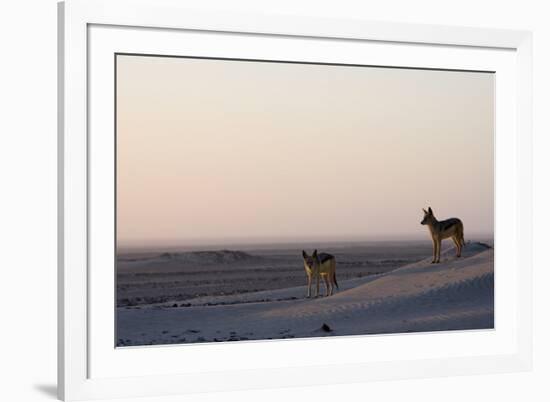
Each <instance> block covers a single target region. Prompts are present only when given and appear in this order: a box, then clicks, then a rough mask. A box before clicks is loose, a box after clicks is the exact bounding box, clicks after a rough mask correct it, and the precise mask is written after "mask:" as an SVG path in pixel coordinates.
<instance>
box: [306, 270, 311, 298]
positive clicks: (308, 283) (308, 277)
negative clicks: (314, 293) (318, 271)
mask: <svg viewBox="0 0 550 402" xmlns="http://www.w3.org/2000/svg"><path fill="white" fill-rule="evenodd" d="M307 297H308V298H309V297H311V275H308V276H307Z"/></svg>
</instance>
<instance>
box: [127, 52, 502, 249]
mask: <svg viewBox="0 0 550 402" xmlns="http://www.w3.org/2000/svg"><path fill="white" fill-rule="evenodd" d="M117 60H118V61H117V232H118V233H117V236H118V244H119V245H121V246H158V245H174V244H177V245H188V244H197V243H203V244H207V243H209V242H216V243H223V242H228V243H232V242H235V241H238V240H240V239H249V240H250V239H256V240H266V241H271V240H281V241H286V240H290V241H292V240H295V239H304V240H309V239H325V240H329V241H330V240H346V239H350V240H351V239H353V240H361V239H364V240H372V239H378V238H380V239H382V238H384V239H401V238H411V237H418V238H426V237H427V234H426V228H425V227H422V226H420V224H419V223H420V220H421V219H422V212H421V208H423V207H426V208H427V206H431V207H432V208H433V209H434V212H435V214H436V216H437V217H438V218H439V219H445V218H448V217H451V216H452V217H458V218H460V219H462V220H463V222H464V226H465V237H466V238H468V235H469V234H471V235H474V234H490V235H492V233H493V182H494V179H493V162H494V157H493V138H494V76H493V74H490V73H471V72H450V71H426V70H408V69H391V68H372V67H343V66H326V65H303V64H286V63H271V62H245V61H222V60H198V59H183V58H163V57H142V56H118V59H117Z"/></svg>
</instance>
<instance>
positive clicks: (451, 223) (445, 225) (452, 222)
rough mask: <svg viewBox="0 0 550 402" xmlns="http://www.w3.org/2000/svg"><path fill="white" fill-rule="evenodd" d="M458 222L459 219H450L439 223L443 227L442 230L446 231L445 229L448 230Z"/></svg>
mask: <svg viewBox="0 0 550 402" xmlns="http://www.w3.org/2000/svg"><path fill="white" fill-rule="evenodd" d="M459 222H460V219H457V218H451V219H447V220H445V221H442V222H441V223H442V225H443V230H447V229H450V228H451V227H452V226H454V225H456V224H458V223H459Z"/></svg>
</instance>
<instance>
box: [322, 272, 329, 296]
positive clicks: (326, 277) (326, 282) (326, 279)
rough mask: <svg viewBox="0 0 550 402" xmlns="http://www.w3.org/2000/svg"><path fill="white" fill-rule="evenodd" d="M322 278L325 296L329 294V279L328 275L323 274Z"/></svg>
mask: <svg viewBox="0 0 550 402" xmlns="http://www.w3.org/2000/svg"><path fill="white" fill-rule="evenodd" d="M323 279H324V280H325V290H326V292H325V296H328V295H329V281H328V275H325V276H324V277H323Z"/></svg>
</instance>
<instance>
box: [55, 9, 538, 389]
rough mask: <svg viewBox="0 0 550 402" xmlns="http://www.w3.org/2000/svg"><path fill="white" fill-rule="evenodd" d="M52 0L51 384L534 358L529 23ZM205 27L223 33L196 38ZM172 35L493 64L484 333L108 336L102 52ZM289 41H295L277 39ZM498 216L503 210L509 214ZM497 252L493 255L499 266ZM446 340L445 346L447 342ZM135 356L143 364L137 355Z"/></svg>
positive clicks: (275, 379)
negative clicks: (240, 338)
mask: <svg viewBox="0 0 550 402" xmlns="http://www.w3.org/2000/svg"><path fill="white" fill-rule="evenodd" d="M58 10H59V49H60V52H59V183H60V184H59V282H58V283H59V312H58V314H59V319H58V325H59V327H58V338H59V342H58V356H59V360H58V370H59V372H58V392H59V397H60V398H61V399H64V400H81V399H95V398H115V397H138V396H139V397H141V396H160V395H169V394H179V393H190V392H207V391H222V390H224V391H225V390H227V391H229V390H238V389H252V388H267V387H280V386H303V385H315V384H321V383H322V384H326V383H327V381H328V382H329V383H351V382H359V381H368V380H380V379H400V378H415V377H430V376H442V375H461V374H474V373H499V372H510V371H521V370H529V369H530V367H531V361H532V341H531V337H532V335H531V311H532V308H531V286H532V284H531V281H532V263H531V258H532V257H531V254H532V253H531V244H532V235H531V232H532V207H531V204H532V197H531V194H532V188H531V180H532V169H531V152H532V151H531V147H532V145H531V90H532V88H531V86H532V84H531V82H532V81H531V80H532V76H531V46H532V39H531V33H529V32H525V31H508V30H494V29H478V28H462V27H446V26H430V25H410V24H399V23H381V22H368V21H363V20H360V19H358V20H322V19H315V18H308V17H296V16H282V15H269V14H262V15H242V14H232V13H228V12H222V11H219V12H218V11H217V12H214V11H212V10H208V11H206V10H196V9H194V10H189V9H186V8H185V7H184V4H182V3H181V2H179V1H177V0H157V1H155V0H134V1H128V0H96V1H93V0H69V1H65V2H64V3H60V4H59V9H58ZM205 35H207V36H208V37H209V38H214V39H216V40H215V41H212V42H215V43H217V44H220V43H223V46H220V47H218V48H216V47H215V46H216V44H215V43H210V45H208V46H207V45H206V41H205V40H204V39H203V38H204V37H205ZM182 38H184V39H185V40H184V42H185V43H186V44H187V45H186V46H195V45H196V47H195V48H194V49H195V50H194V53H193V55H199V53H200V52H203V53H204V54H200V55H210V54H215V55H216V56H220V55H222V56H224V57H231V56H238V55H240V52H255V53H254V55H255V57H258V58H266V59H273V58H278V57H289V58H291V57H298V58H299V60H300V61H304V60H305V58H306V57H310V58H312V60H315V61H318V59H319V58H322V57H325V58H328V57H329V56H327V53H326V52H325V53H323V51H324V50H326V49H328V47H327V46H330V49H331V50H332V52H331V56H330V57H331V58H332V59H330V60H328V59H326V60H325V61H338V62H341V63H352V62H353V61H352V60H354V59H353V58H354V57H357V56H356V54H355V53H354V52H353V50H354V49H357V47H358V46H368V49H369V55H370V56H368V57H372V58H373V59H372V60H374V61H373V63H374V65H381V64H379V63H383V64H384V65H392V66H394V65H395V66H398V65H400V66H407V67H417V68H447V69H453V68H455V69H459V70H460V69H473V70H476V69H479V70H488V69H489V70H491V71H496V74H497V77H502V78H497V86H496V92H497V93H496V99H497V117H496V144H497V146H496V151H495V152H496V165H495V169H496V172H495V173H496V200H497V201H496V205H497V208H496V215H495V222H496V224H495V226H496V229H495V230H496V232H495V236H496V241H495V244H496V251H498V253H502V254H498V253H497V254H496V257H495V259H496V269H497V279H496V280H495V293H496V301H495V310H496V325H495V327H496V329H495V330H494V331H492V332H490V333H488V332H486V331H482V332H476V331H469V332H460V331H456V332H451V333H448V334H447V333H446V334H429V333H426V334H415V335H411V334H409V335H391V336H389V335H386V336H359V337H341V338H342V339H337V338H338V337H334V338H332V339H330V340H328V339H322V340H320V339H310V340H307V339H302V340H291V341H260V342H242V343H241V342H239V343H237V344H223V345H208V344H207V345H180V346H171V347H152V348H128V349H126V348H125V349H123V350H120V349H118V350H117V349H115V347H114V345H111V344H109V341H108V340H109V339H110V338H112V332H111V331H112V325H113V321H114V320H112V317H110V316H107V317H105V314H104V313H105V312H106V311H107V310H108V309H109V308H112V306H113V304H112V303H111V301H112V299H110V298H109V297H106V298H105V300H106V301H103V302H101V301H100V300H99V298H98V297H96V296H94V295H96V294H98V292H99V293H102V294H112V293H113V289H112V287H111V286H112V283H111V282H109V278H108V275H107V276H104V275H102V274H100V273H99V274H98V271H97V270H96V269H95V268H94V267H96V266H97V261H109V258H110V256H109V254H108V253H109V252H108V250H107V252H106V253H105V254H102V251H101V247H98V246H96V245H98V244H100V243H101V242H102V239H107V240H106V246H105V247H106V248H108V247H110V246H109V245H112V244H114V243H113V242H111V238H112V236H113V233H112V228H109V226H108V225H107V226H102V224H101V222H100V221H98V220H97V218H96V217H97V216H106V217H107V218H108V219H107V221H112V219H111V218H110V217H112V216H113V213H114V212H113V210H112V204H106V205H102V204H101V199H102V198H101V197H99V198H97V197H96V195H97V194H100V193H102V192H103V189H100V188H99V187H97V183H96V184H94V180H97V179H94V178H96V177H98V175H101V174H106V175H108V174H109V172H110V171H111V170H112V165H109V163H107V164H105V165H104V166H103V168H102V169H103V170H101V169H100V168H99V167H98V166H99V164H98V163H97V161H98V160H100V159H101V158H103V157H104V155H105V154H107V155H108V153H109V152H110V148H109V146H110V145H109V143H111V139H110V137H109V135H108V134H107V133H108V132H109V130H111V129H112V127H110V126H109V124H110V125H111V126H112V119H110V116H111V114H112V113H113V112H112V107H111V106H112V105H111V104H109V100H108V99H109V97H111V99H112V91H113V86H112V85H111V84H110V81H109V80H112V77H113V74H112V65H110V64H109V63H110V62H109V60H110V59H109V58H110V57H112V55H114V54H115V53H117V52H130V53H131V52H135V51H137V52H138V53H140V52H143V53H157V54H173V53H174V52H176V53H177V52H178V49H180V48H181V47H182V46H183V45H182V43H183V42H182ZM224 38H228V39H227V40H226V39H224ZM194 41H196V42H194ZM300 41H307V42H308V44H309V45H310V47H311V48H312V49H313V48H315V47H316V46H317V45H318V50H311V51H310V53H308V54H306V55H304V54H301V55H298V54H297V53H298V51H299V50H300V46H303V44H302V45H301V44H300V43H301V42H300ZM291 43H293V46H287V45H289V44H291ZM281 48H284V52H292V51H293V50H292V49H295V51H296V52H297V53H296V54H295V55H294V56H292V55H289V56H281V54H282V53H277V52H282V50H277V49H281ZM187 49H189V48H187ZM388 49H391V50H392V51H389V50H388ZM187 51H189V50H187ZM315 51H316V52H317V53H314V52H315ZM300 53H304V52H300ZM246 54H248V53H246ZM365 57H367V56H365ZM366 60H367V59H366ZM368 60H370V59H368ZM365 63H366V62H365ZM501 100H502V101H501ZM499 155H500V156H499ZM98 169H99V170H98ZM90 172H93V174H90ZM106 177H107V176H106ZM499 180H500V181H499ZM499 183H501V184H499ZM504 183H505V184H504ZM105 187H106V188H105V191H109V190H108V188H110V189H111V190H112V186H110V187H109V182H108V180H107V183H106V184H105ZM91 189H92V190H91ZM501 191H502V192H501ZM105 194H107V195H108V193H105ZM499 194H500V195H499ZM107 198H108V197H107ZM499 200H501V202H499ZM109 208H111V209H109ZM92 210H93V211H94V213H92V214H91V213H90V211H92ZM503 219H507V221H506V225H504V223H503ZM510 222H511V223H510ZM499 245H500V246H499ZM499 250H502V251H499ZM102 259H104V260H102ZM94 264H95V265H94ZM499 264H500V265H499ZM499 266H502V267H504V268H502V269H501V271H500V272H501V273H500V274H499V273H498V270H499ZM107 268H109V267H107ZM102 272H103V271H102ZM104 272H107V273H108V272H109V271H108V270H106V271H104ZM110 272H112V271H110ZM499 276H500V278H502V279H498V278H499ZM111 278H112V274H111ZM110 303H111V304H110ZM113 310H114V309H113ZM113 314H114V312H113ZM499 314H501V316H500V319H499ZM320 343H324V345H323V347H324V348H335V349H336V348H338V350H340V351H343V353H340V354H335V353H334V354H332V355H335V356H336V355H339V356H340V357H338V358H334V359H333V360H327V359H326V358H325V357H323V356H321V357H320V356H319V355H318V354H315V353H314V352H315V350H316V348H318V347H319V344H320ZM450 344H452V353H451V352H449V351H448V349H449V345H450ZM428 346H430V347H429V348H428ZM354 350H364V351H368V356H367V354H365V353H363V354H362V353H352V352H353V351H354ZM390 350H391V351H392V352H391V353H393V355H391V354H390ZM297 351H301V352H303V353H296V352H297ZM377 351H378V354H377ZM295 356H304V357H295ZM182 357H183V358H185V359H186V361H189V362H193V367H183V366H182V365H181V361H182V360H181V359H182ZM237 357H238V358H237ZM138 361H140V362H146V363H148V364H141V365H138V364H136V363H137V362H138ZM159 362H162V363H163V364H162V367H163V369H162V370H160V369H151V370H149V371H147V370H143V369H142V367H143V366H148V367H159ZM178 362H179V363H178ZM189 366H190V365H189ZM138 367H139V368H138ZM305 368H307V370H305ZM327 370H331V373H333V374H332V375H331V377H330V379H328V380H327V378H326V376H325V375H323V373H325V372H326V371H327Z"/></svg>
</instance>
